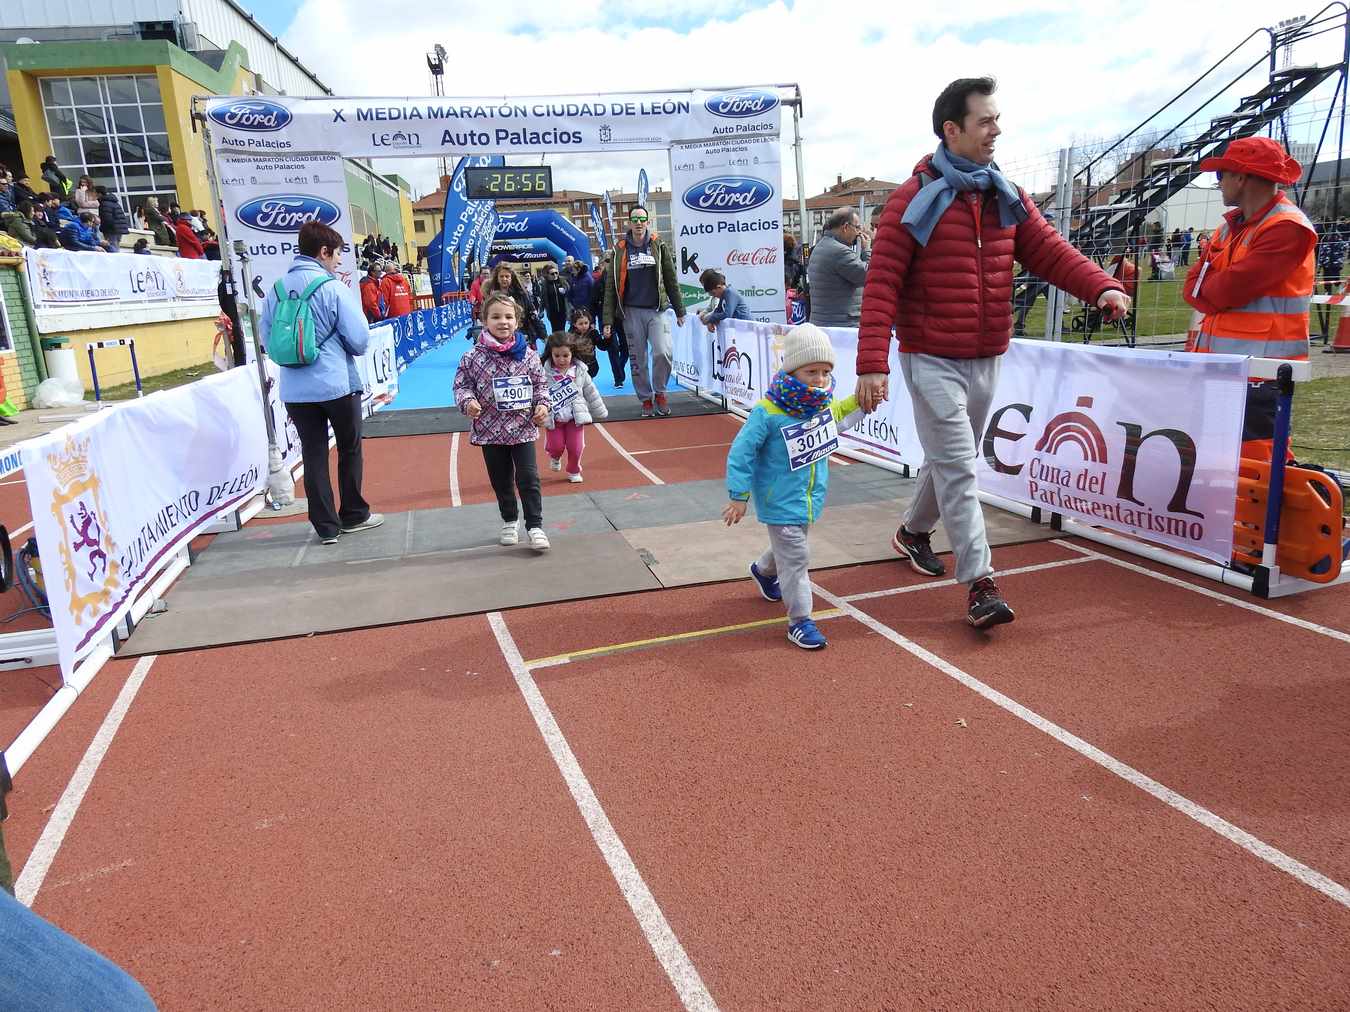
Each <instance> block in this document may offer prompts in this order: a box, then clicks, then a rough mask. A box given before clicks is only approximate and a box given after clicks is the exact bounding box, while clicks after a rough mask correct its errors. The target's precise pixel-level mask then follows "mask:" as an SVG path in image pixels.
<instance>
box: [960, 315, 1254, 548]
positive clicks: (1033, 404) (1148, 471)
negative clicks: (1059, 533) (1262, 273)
mask: <svg viewBox="0 0 1350 1012" xmlns="http://www.w3.org/2000/svg"><path fill="white" fill-rule="evenodd" d="M1246 397H1247V359H1246V358H1244V357H1242V356H1237V355H1189V354H1186V353H1184V352H1169V351H1144V350H1142V349H1114V348H1091V347H1083V346H1081V345H1064V344H1048V343H1045V342H1038V341H1014V342H1013V346H1012V348H1011V349H1010V350H1009V352H1008V354H1007V355H1006V356H1004V360H1003V370H1002V373H1001V375H1000V377H999V384H998V391H997V394H996V396H995V398H994V402H993V405H992V407H991V409H990V412H989V419H988V421H987V422H986V423H985V431H984V438H983V440H982V442H981V446H980V451H981V463H980V487H981V488H982V489H984V490H985V491H987V492H994V493H996V494H998V495H1002V496H1006V497H1007V498H1009V499H1015V500H1017V501H1018V502H1022V503H1027V504H1029V505H1032V506H1039V507H1041V508H1042V509H1044V510H1048V511H1051V512H1054V513H1061V514H1063V515H1065V516H1068V517H1072V518H1073V519H1076V520H1082V521H1084V522H1086V523H1089V524H1095V525H1098V526H1102V527H1110V528H1112V529H1113V530H1118V531H1123V532H1125V533H1127V534H1134V535H1137V536H1138V537H1141V538H1143V539H1144V540H1146V541H1152V542H1156V543H1159V544H1164V545H1168V546H1170V547H1172V548H1179V549H1181V550H1182V551H1185V552H1191V553H1193V554H1195V555H1199V556H1202V557H1204V558H1206V559H1212V560H1213V561H1215V562H1227V561H1229V559H1230V558H1231V557H1232V552H1233V510H1234V504H1235V502H1236V500H1237V462H1238V455H1239V453H1240V450H1241V445H1242V417H1243V413H1244V411H1245V408H1246Z"/></svg>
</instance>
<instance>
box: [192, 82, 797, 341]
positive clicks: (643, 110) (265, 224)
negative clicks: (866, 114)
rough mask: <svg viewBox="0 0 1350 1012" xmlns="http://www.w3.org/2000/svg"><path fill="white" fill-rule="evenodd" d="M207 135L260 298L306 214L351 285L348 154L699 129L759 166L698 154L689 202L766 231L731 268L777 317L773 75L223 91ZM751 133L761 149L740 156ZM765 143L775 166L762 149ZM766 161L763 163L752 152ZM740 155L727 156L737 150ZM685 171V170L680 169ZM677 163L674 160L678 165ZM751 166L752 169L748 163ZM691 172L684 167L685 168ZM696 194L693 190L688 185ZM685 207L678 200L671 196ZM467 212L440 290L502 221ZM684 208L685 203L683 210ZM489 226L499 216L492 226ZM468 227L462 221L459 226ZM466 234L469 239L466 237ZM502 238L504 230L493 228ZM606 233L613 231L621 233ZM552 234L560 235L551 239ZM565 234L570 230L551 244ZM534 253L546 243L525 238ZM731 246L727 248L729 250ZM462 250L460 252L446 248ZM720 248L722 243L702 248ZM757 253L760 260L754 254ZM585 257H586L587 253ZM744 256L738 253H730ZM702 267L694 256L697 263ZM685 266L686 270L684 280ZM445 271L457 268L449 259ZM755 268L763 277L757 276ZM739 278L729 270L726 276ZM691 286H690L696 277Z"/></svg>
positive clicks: (480, 256) (207, 116)
mask: <svg viewBox="0 0 1350 1012" xmlns="http://www.w3.org/2000/svg"><path fill="white" fill-rule="evenodd" d="M196 102H197V100H194V108H200V109H201V110H202V118H203V120H204V127H205V133H206V137H207V143H208V146H209V148H210V150H211V153H212V156H213V159H214V161H215V162H216V165H217V168H218V172H217V176H218V179H219V181H220V183H221V202H222V204H223V205H224V206H223V209H222V211H223V213H222V225H223V228H224V232H225V236H226V237H227V238H228V239H230V240H234V239H238V238H244V239H245V240H246V241H247V242H248V246H249V251H250V256H251V257H252V259H253V263H252V268H253V269H252V270H251V271H250V272H249V273H250V275H251V276H250V277H248V278H246V279H243V284H244V285H245V286H246V287H247V289H248V290H249V291H250V292H251V294H252V296H253V297H254V298H255V299H256V300H261V299H262V298H263V297H265V294H266V291H267V289H268V287H270V285H271V284H272V283H273V282H274V281H275V280H276V278H277V277H279V276H280V275H281V274H282V273H283V272H284V271H285V269H286V268H287V267H289V261H290V257H291V256H292V255H293V252H294V234H295V232H297V231H298V230H299V227H300V225H301V224H303V223H304V222H305V221H307V220H317V221H322V222H323V223H324V224H328V225H332V226H333V227H334V228H336V229H337V230H338V232H339V233H340V234H341V235H342V236H343V239H344V241H345V242H346V243H347V244H348V247H349V249H348V251H347V255H345V256H344V258H343V263H342V266H341V267H340V268H339V271H338V274H339V276H340V277H341V278H342V280H343V281H344V282H345V283H346V284H348V285H349V286H350V287H351V288H352V290H353V292H355V291H356V287H357V277H356V263H355V258H354V256H353V255H352V253H351V251H350V245H351V241H352V235H351V220H350V218H351V215H350V211H349V210H348V208H347V197H346V183H345V176H344V170H343V167H342V159H344V158H380V157H385V158H391V157H402V158H407V157H419V156H420V157H446V156H451V155H458V156H465V157H469V158H471V159H478V160H480V161H483V160H486V161H488V162H491V161H494V160H497V159H500V158H501V157H502V156H505V155H522V154H526V155H535V154H538V153H540V152H545V153H550V154H551V153H557V152H560V153H563V154H568V153H578V152H592V153H594V152H606V151H615V152H618V151H647V150H652V149H665V150H666V151H667V153H669V152H670V149H671V148H672V147H673V146H674V145H677V144H686V145H687V144H692V143H706V144H707V145H709V150H711V151H712V152H713V154H712V155H710V156H709V157H714V158H716V157H720V158H722V159H723V161H724V162H725V163H726V164H725V166H719V167H718V173H717V175H718V176H719V177H729V176H731V175H735V173H732V172H730V171H726V172H724V171H722V168H723V167H726V168H728V170H729V169H731V168H737V167H738V166H739V161H738V159H739V160H742V161H744V163H745V165H746V166H750V167H752V168H755V169H756V170H757V174H756V172H747V173H744V174H743V175H745V176H746V177H747V179H745V180H741V181H739V182H737V181H735V180H730V179H729V178H713V177H709V176H708V172H707V171H704V170H705V169H707V168H708V166H707V165H705V164H701V161H702V162H706V161H707V159H706V158H705V159H702V160H700V159H698V158H695V159H694V163H695V164H694V165H693V166H691V168H690V169H689V172H690V173H698V174H700V175H698V176H697V178H696V177H695V176H689V181H688V185H687V186H685V190H688V189H689V187H691V186H699V187H702V188H703V196H702V197H701V198H699V202H698V203H697V204H686V205H685V207H686V208H687V214H688V215H695V216H697V215H703V216H705V217H707V218H709V219H710V220H709V221H708V222H703V223H700V222H693V223H692V224H691V227H696V228H699V230H700V232H702V230H703V229H704V228H707V229H709V230H710V231H708V232H706V233H704V234H708V235H713V236H717V235H722V236H723V237H726V236H728V235H732V234H735V235H737V236H741V237H743V238H744V237H749V236H751V234H752V233H753V236H754V237H755V238H759V239H762V240H764V243H763V244H762V245H756V246H754V247H752V248H750V247H748V248H746V249H744V250H742V249H740V248H739V247H738V248H737V249H736V250H735V251H734V252H735V253H736V255H737V257H741V256H744V257H745V258H746V260H747V261H748V262H747V263H746V264H745V265H744V266H745V267H746V268H747V269H748V268H751V267H754V268H758V269H760V270H759V271H758V273H756V274H755V275H754V277H750V276H749V275H747V274H745V273H744V272H741V271H737V272H733V273H734V274H735V277H736V278H737V279H739V280H740V284H741V285H742V286H744V288H745V294H746V295H747V296H753V298H754V299H755V300H756V301H755V302H752V304H751V305H752V309H754V310H755V311H756V313H757V315H759V316H761V317H763V318H765V319H776V320H781V319H783V307H782V304H781V302H782V299H781V295H779V296H777V298H778V299H779V307H778V310H777V314H776V315H775V313H774V311H773V310H772V308H771V307H770V306H768V305H767V303H768V302H769V301H771V298H772V297H771V296H769V295H767V294H763V295H756V294H754V293H757V292H762V293H767V292H769V291H770V290H778V289H781V281H779V282H777V283H771V282H770V281H769V279H768V275H769V274H770V273H773V274H775V275H776V276H777V277H779V278H781V276H782V272H781V271H779V270H777V269H776V267H775V268H772V269H771V268H770V265H769V264H768V263H767V260H766V258H767V256H768V254H767V253H765V252H764V250H766V249H767V248H768V245H767V240H768V238H769V237H770V236H772V237H773V246H774V247H775V249H774V250H773V253H774V255H775V256H780V255H781V253H780V252H779V251H780V250H781V247H782V239H781V235H782V226H781V220H782V200H781V196H780V191H781V183H780V180H779V171H780V166H779V164H778V158H777V150H778V137H779V133H780V130H781V125H782V100H781V99H780V98H779V93H778V89H776V88H772V87H742V88H735V89H730V90H726V91H711V90H692V91H668V92H652V93H631V94H624V93H620V94H605V95H602V94H588V95H570V96H545V97H527V98H500V99H497V98H491V99H483V98H473V99H467V98H443V97H425V98H415V97H410V98H331V97H325V98H294V97H290V96H284V95H282V96H256V95H255V96H222V97H215V98H209V99H205V100H204V101H202V103H201V105H200V106H197V105H196ZM751 142H759V143H755V144H754V145H753V147H755V148H756V149H757V150H759V151H761V152H762V153H761V154H750V155H748V156H743V152H742V151H741V149H742V148H748V147H750V146H752V145H751ZM770 150H771V151H772V153H773V162H772V166H771V167H770V164H769V162H768V158H769V157H770V156H769V152H770ZM757 160H762V161H764V165H763V166H758V165H756V164H755V162H756V161H757ZM733 163H735V164H733ZM681 171H682V172H683V171H684V170H681ZM675 176H676V172H675V170H674V169H673V168H672V178H674V177H675ZM752 176H753V177H755V178H754V179H753V180H751V179H749V177H752ZM680 178H681V179H685V175H681V176H680ZM690 199H691V200H692V199H693V197H692V196H690ZM676 206H677V207H679V206H680V204H679V201H677V202H676ZM478 211H480V212H483V213H481V214H479V215H475V217H474V222H473V224H472V225H469V224H468V223H466V222H465V221H464V220H463V215H461V216H460V220H459V221H458V222H457V223H455V224H453V225H452V224H451V223H450V222H449V221H448V220H447V227H450V228H458V229H459V232H460V235H461V242H460V243H459V244H458V248H453V247H452V244H450V243H448V242H446V241H445V240H442V243H443V244H442V248H441V253H440V258H441V261H442V264H441V270H440V271H439V274H440V283H441V288H442V290H444V289H445V287H446V286H447V285H454V284H455V283H457V280H458V279H457V278H452V277H447V271H446V269H445V267H446V264H445V261H447V260H449V261H450V264H451V265H452V266H457V268H458V270H462V269H463V267H464V266H465V263H466V261H467V260H468V259H469V257H470V256H476V259H477V260H478V261H480V262H481V261H484V260H486V259H487V257H486V256H484V253H486V252H489V251H490V250H491V245H490V244H491V242H492V237H493V234H494V231H497V230H499V229H500V227H501V226H500V222H499V220H498V217H497V216H496V214H495V212H493V211H484V210H483V209H482V208H479V209H478ZM677 213H679V214H686V211H683V210H681V211H677ZM494 226H496V227H495V228H494ZM466 233H467V234H466ZM470 237H472V238H473V240H474V242H473V243H472V245H471V246H470V245H469V244H468V243H467V242H466V240H467V239H468V238H470ZM501 238H503V239H508V238H510V236H509V235H503V236H501ZM614 238H617V236H615V237H614ZM550 241H554V240H550ZM555 245H561V246H562V248H564V249H565V248H566V244H565V243H562V244H558V243H556V242H555ZM520 252H521V253H522V254H525V255H532V256H539V254H540V251H539V250H537V249H535V250H531V251H524V250H522V251H520ZM731 252H733V251H731V250H727V251H724V252H723V253H722V255H721V259H723V260H725V259H726V258H727V256H728V255H729V254H730V253H731ZM456 253H461V254H462V255H461V256H460V259H459V263H458V265H455V262H454V255H455V254H456ZM709 258H710V259H716V258H717V255H716V254H709ZM757 258H758V259H759V260H761V261H763V262H760V263H758V264H756V263H754V261H755V260H756V259H757ZM582 259H585V260H587V262H589V257H588V256H587V257H585V258H582ZM695 264H699V261H698V260H697V251H694V254H693V259H692V260H682V263H681V279H682V289H684V290H685V291H688V292H689V293H690V294H691V295H693V296H697V297H699V298H700V299H701V298H704V296H703V293H702V289H701V288H700V287H698V285H697V273H698V270H695ZM738 266H739V265H738ZM699 269H702V265H701V264H699ZM690 272H692V273H693V275H694V276H693V278H692V284H691V283H690V281H689V280H685V278H686V275H687V274H689V273H690ZM452 273H453V271H452ZM760 275H762V276H763V277H762V279H761V277H760ZM735 283H736V281H735V280H733V284H735ZM691 289H692V290H691Z"/></svg>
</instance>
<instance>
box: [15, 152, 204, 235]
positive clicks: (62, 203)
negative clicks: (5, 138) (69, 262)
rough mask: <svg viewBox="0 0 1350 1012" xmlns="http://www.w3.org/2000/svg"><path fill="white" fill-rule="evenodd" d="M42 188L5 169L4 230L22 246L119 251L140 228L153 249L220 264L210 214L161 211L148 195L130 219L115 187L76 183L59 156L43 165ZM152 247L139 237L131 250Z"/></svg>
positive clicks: (173, 208) (87, 179) (88, 180)
mask: <svg viewBox="0 0 1350 1012" xmlns="http://www.w3.org/2000/svg"><path fill="white" fill-rule="evenodd" d="M42 183H43V184H45V187H46V188H45V189H39V188H38V187H37V186H36V185H35V184H34V181H33V179H32V178H31V177H30V176H28V175H27V174H26V173H23V172H20V173H18V174H15V173H14V172H12V171H11V170H10V169H9V168H8V167H7V166H5V165H0V232H3V233H4V234H6V235H8V236H9V237H10V238H11V239H13V240H15V241H17V242H18V243H19V244H20V245H22V246H30V247H35V248H40V249H42V248H45V249H67V250H71V251H74V252H85V253H114V252H117V251H119V250H120V249H121V248H122V240H123V238H124V237H125V236H126V235H127V234H128V233H130V232H131V230H132V229H133V228H134V229H137V230H139V231H142V232H149V233H150V234H151V235H153V236H154V245H155V246H161V247H168V248H170V249H175V250H176V251H177V253H178V255H179V256H181V257H187V258H188V259H192V260H202V259H206V260H219V259H220V241H219V240H218V239H217V237H216V234H215V232H213V231H212V230H211V227H210V226H209V225H207V224H206V220H207V219H206V212H205V211H201V210H187V211H185V210H183V209H182V208H181V207H179V206H178V204H177V202H174V203H171V204H170V205H169V207H168V209H167V210H161V209H160V206H159V199H158V198H157V197H154V196H150V197H146V198H145V200H144V202H143V203H142V204H141V206H140V207H138V208H136V209H134V210H133V211H132V213H131V214H130V215H129V214H128V213H127V205H126V202H125V200H124V198H123V197H122V196H120V195H119V194H118V193H117V191H116V190H115V189H114V188H113V187H111V186H104V185H101V184H99V183H96V182H95V181H94V179H93V177H91V176H80V177H79V179H78V180H76V181H75V182H74V183H73V184H72V182H71V180H70V178H69V177H68V176H67V175H66V174H65V173H64V172H63V171H62V170H61V166H60V165H59V164H58V163H57V161H56V159H55V158H54V157H51V156H48V157H47V159H46V160H45V161H43V163H42ZM150 246H151V243H150V241H149V239H147V238H145V237H144V236H142V237H140V238H138V239H137V240H136V242H135V243H134V245H133V248H132V252H134V253H145V254H149V253H150V252H151V250H150Z"/></svg>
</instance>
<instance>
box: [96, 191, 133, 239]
mask: <svg viewBox="0 0 1350 1012" xmlns="http://www.w3.org/2000/svg"><path fill="white" fill-rule="evenodd" d="M98 228H99V231H100V232H102V233H103V235H104V238H106V239H107V240H108V241H109V242H110V243H112V244H113V245H116V244H117V241H118V240H119V239H121V238H122V236H124V235H126V234H127V233H128V232H130V231H131V222H130V221H129V220H128V219H127V213H126V211H124V210H122V202H121V201H120V200H118V199H117V194H115V193H112V192H108V193H105V194H104V195H103V196H101V197H99V199H98Z"/></svg>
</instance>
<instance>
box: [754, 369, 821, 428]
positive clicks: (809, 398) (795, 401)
mask: <svg viewBox="0 0 1350 1012" xmlns="http://www.w3.org/2000/svg"><path fill="white" fill-rule="evenodd" d="M764 396H765V397H766V398H767V399H768V400H769V401H770V403H772V404H776V405H777V406H778V407H780V408H782V409H783V410H784V411H786V412H787V413H788V414H789V415H791V416H792V417H793V418H810V417H811V416H812V415H818V414H820V413H821V412H822V411H824V410H825V409H826V408H828V407H829V406H830V401H831V400H832V399H833V398H834V377H833V376H831V377H830V386H829V388H828V389H825V388H822V387H813V386H807V385H806V384H805V383H803V382H802V381H801V380H799V379H798V378H797V377H796V376H793V375H792V374H791V373H789V372H784V371H783V370H782V369H779V370H778V374H777V375H776V376H774V378H773V379H772V380H770V381H769V389H768V390H766V391H765V392H764Z"/></svg>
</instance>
